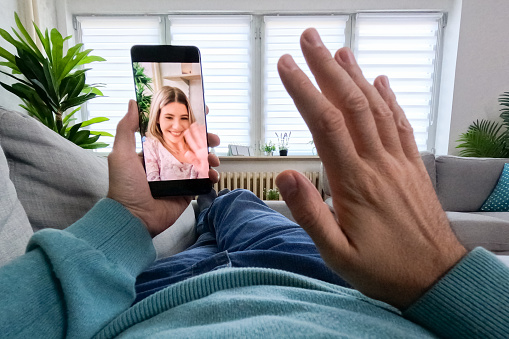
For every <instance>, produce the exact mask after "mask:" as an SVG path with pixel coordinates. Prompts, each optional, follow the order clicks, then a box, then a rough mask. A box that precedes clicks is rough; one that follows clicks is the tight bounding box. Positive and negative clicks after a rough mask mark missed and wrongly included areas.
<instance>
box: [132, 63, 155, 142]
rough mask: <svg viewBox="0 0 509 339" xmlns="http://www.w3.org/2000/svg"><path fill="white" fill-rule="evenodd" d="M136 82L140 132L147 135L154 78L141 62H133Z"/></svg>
mask: <svg viewBox="0 0 509 339" xmlns="http://www.w3.org/2000/svg"><path fill="white" fill-rule="evenodd" d="M133 75H134V82H135V84H136V102H137V103H138V111H139V114H140V134H141V136H145V134H146V132H147V126H148V116H149V113H150V103H151V102H152V94H147V93H146V91H147V90H148V91H150V92H152V91H153V90H152V86H150V84H151V83H152V79H151V78H149V77H148V76H147V75H146V74H145V68H143V66H141V64H140V63H139V62H134V63H133Z"/></svg>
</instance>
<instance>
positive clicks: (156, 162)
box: [131, 45, 212, 197]
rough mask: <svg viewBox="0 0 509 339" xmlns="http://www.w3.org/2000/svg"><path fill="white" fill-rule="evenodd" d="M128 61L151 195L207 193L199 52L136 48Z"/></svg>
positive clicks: (165, 47)
mask: <svg viewBox="0 0 509 339" xmlns="http://www.w3.org/2000/svg"><path fill="white" fill-rule="evenodd" d="M131 60H132V68H133V75H134V86H135V91H136V101H137V103H138V111H139V121H140V135H141V142H142V149H143V163H144V166H145V173H146V174H147V180H148V183H149V186H150V190H151V192H152V196H154V197H163V196H176V195H198V194H204V193H208V192H210V190H211V189H212V182H211V180H210V179H209V175H208V171H209V163H208V142H207V124H206V113H205V100H204V94H203V80H202V68H201V57H200V51H199V50H198V48H197V47H194V46H171V45H150V46H145V45H136V46H133V47H132V49H131Z"/></svg>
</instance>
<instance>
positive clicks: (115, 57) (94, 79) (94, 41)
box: [77, 16, 161, 152]
mask: <svg viewBox="0 0 509 339" xmlns="http://www.w3.org/2000/svg"><path fill="white" fill-rule="evenodd" d="M77 21H78V23H79V25H80V26H81V42H82V43H84V44H85V48H86V49H89V48H92V49H93V50H94V51H93V53H92V54H94V55H99V56H101V57H103V58H104V59H106V61H104V62H96V63H93V64H92V69H91V70H89V71H88V72H87V83H89V84H92V83H98V84H103V86H104V87H101V88H100V89H101V91H102V92H103V94H104V97H98V98H95V99H93V100H91V101H89V102H88V103H87V105H86V109H87V112H88V119H90V118H94V117H108V118H110V120H109V121H107V122H102V123H100V124H98V125H92V126H91V128H92V129H96V130H102V131H106V132H110V133H111V134H113V135H115V131H116V127H117V124H118V122H119V121H120V119H121V118H122V117H123V116H124V115H125V113H126V111H127V103H128V101H129V99H135V92H134V80H133V72H132V67H131V53H130V50H131V47H132V46H133V45H138V44H143V45H154V44H159V43H161V28H160V27H161V23H160V18H159V17H102V16H101V17H77ZM99 140H100V141H103V142H107V143H110V147H108V148H103V149H100V150H99V151H100V152H110V151H111V148H112V146H113V138H111V137H109V138H107V137H101V138H100V139H99ZM136 142H137V149H138V151H141V140H140V138H139V137H137V138H136Z"/></svg>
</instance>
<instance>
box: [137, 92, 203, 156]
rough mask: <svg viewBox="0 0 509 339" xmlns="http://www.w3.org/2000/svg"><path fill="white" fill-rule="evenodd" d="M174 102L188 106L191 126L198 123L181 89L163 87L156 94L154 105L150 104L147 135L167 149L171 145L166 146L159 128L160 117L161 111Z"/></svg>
mask: <svg viewBox="0 0 509 339" xmlns="http://www.w3.org/2000/svg"><path fill="white" fill-rule="evenodd" d="M172 102H178V103H180V104H183V105H185V106H186V108H187V112H188V113H189V124H192V123H193V122H195V121H196V119H195V117H194V114H193V110H192V109H191V104H190V103H189V99H188V98H187V96H186V95H185V94H184V92H182V90H181V89H180V88H177V87H171V86H163V87H162V88H161V89H160V90H159V91H158V92H157V93H156V94H154V97H153V98H152V103H151V104H150V114H149V117H148V127H147V135H148V136H152V137H154V138H156V139H157V140H159V141H160V142H161V143H162V144H163V145H165V146H167V147H169V146H170V145H166V143H165V142H164V139H163V133H162V131H161V126H159V117H160V116H161V109H162V108H163V107H164V106H166V105H168V104H171V103H172Z"/></svg>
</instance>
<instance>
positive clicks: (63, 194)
mask: <svg viewBox="0 0 509 339" xmlns="http://www.w3.org/2000/svg"><path fill="white" fill-rule="evenodd" d="M422 157H423V160H424V163H425V164H426V168H427V170H428V174H429V175H430V178H431V181H432V182H433V185H434V187H435V189H436V192H437V194H438V196H439V199H440V202H441V203H442V206H443V207H444V210H446V211H447V215H448V217H449V220H450V221H451V226H452V228H453V230H454V232H455V233H456V235H457V236H458V238H459V240H460V241H461V242H462V243H463V245H464V246H465V247H466V248H467V249H472V248H474V247H476V246H483V247H485V248H486V249H488V250H490V251H492V252H494V253H495V254H497V255H499V256H500V258H501V259H503V260H505V261H508V260H507V258H509V256H508V255H509V212H479V209H480V206H481V205H482V204H483V202H484V201H485V200H486V198H487V197H488V196H489V195H490V194H491V192H492V191H493V189H494V187H495V186H496V184H497V181H498V179H499V177H500V174H501V171H502V168H503V166H504V164H505V163H506V162H509V159H478V158H461V157H454V156H437V157H435V156H434V155H433V154H431V153H423V154H422ZM322 182H323V184H324V185H323V186H324V193H325V195H326V196H327V195H330V188H329V186H328V182H327V176H326V174H325V172H324V171H322ZM0 188H1V192H2V194H1V195H0V266H1V265H4V264H6V263H7V262H9V261H10V260H12V259H14V258H15V257H17V256H19V255H21V254H23V252H24V249H25V246H26V244H27V242H28V239H29V238H30V236H31V235H32V234H33V233H34V232H37V231H39V230H41V229H44V228H57V229H64V228H65V227H67V226H69V225H71V224H72V223H74V222H75V221H76V220H78V219H79V218H81V217H82V216H83V215H84V214H85V213H86V212H87V211H88V210H89V209H90V208H91V207H92V206H93V205H94V204H95V203H96V202H97V201H98V200H100V199H101V198H103V197H105V196H106V194H107V190H108V164H107V159H106V158H105V157H102V156H98V155H97V154H96V153H94V152H91V151H88V150H84V149H82V148H80V147H78V146H76V145H74V144H72V143H70V142H69V141H67V140H65V139H63V138H62V137H60V136H59V135H57V134H56V133H54V132H53V131H51V130H49V129H48V128H46V127H45V126H43V125H42V124H40V123H39V122H38V121H36V120H35V119H34V118H31V117H29V116H27V115H26V114H23V113H20V112H16V111H10V110H6V109H2V108H0ZM326 202H327V203H328V204H329V205H331V198H330V197H329V198H328V199H327V200H326ZM267 204H268V205H269V207H271V208H273V209H274V210H276V211H278V212H280V213H281V214H283V215H285V216H287V217H289V218H290V219H292V215H291V213H290V211H289V209H288V208H287V206H286V205H285V203H284V202H283V201H267ZM196 216H197V208H196V202H195V201H193V202H192V203H191V204H190V205H189V206H188V208H187V209H186V210H185V211H184V213H183V214H182V216H181V217H180V218H179V219H178V220H177V222H176V223H175V224H174V225H173V226H172V227H170V228H168V229H167V230H166V231H165V232H163V233H161V234H160V235H158V236H157V237H155V238H154V240H153V241H154V246H155V248H156V251H157V256H158V258H164V257H167V256H170V255H173V254H175V253H178V252H180V251H182V250H184V249H185V248H187V247H188V246H189V245H191V244H192V243H193V242H194V241H195V239H196V234H195V221H196Z"/></svg>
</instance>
